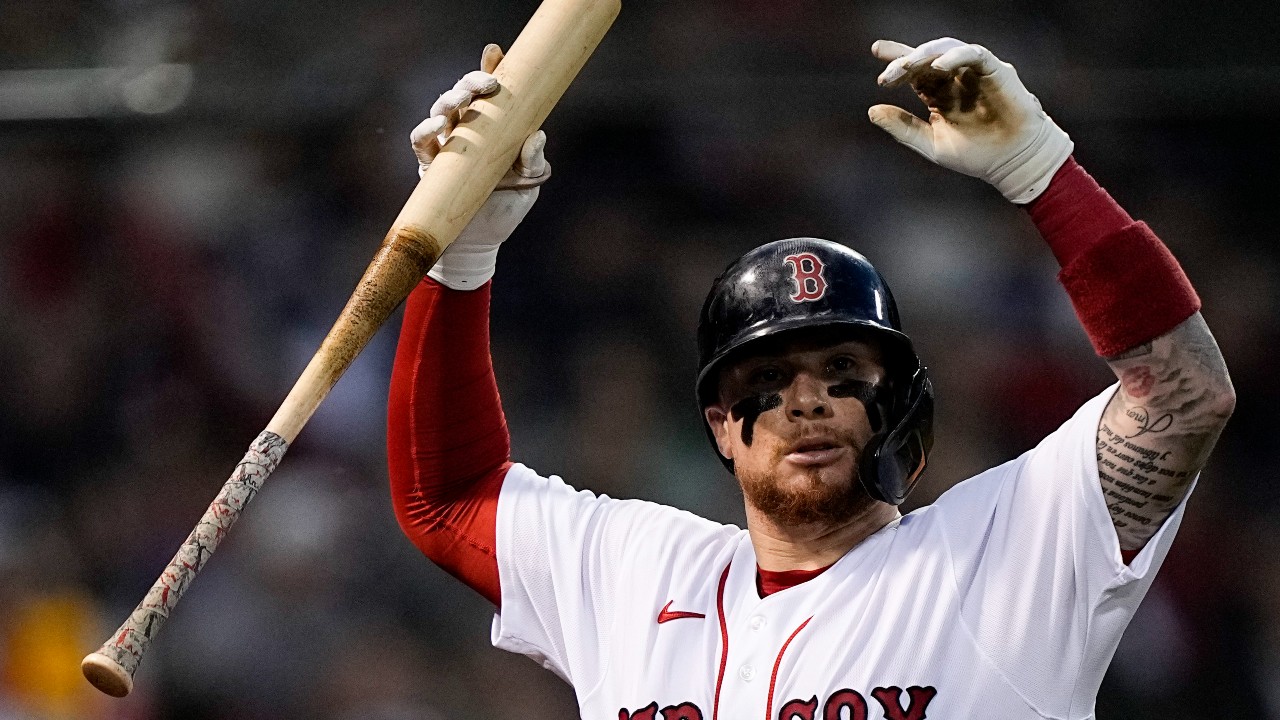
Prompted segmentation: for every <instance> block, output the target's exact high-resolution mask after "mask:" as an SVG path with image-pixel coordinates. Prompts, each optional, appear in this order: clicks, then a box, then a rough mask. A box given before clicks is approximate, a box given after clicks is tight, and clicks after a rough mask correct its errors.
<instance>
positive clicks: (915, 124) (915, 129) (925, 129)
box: [867, 105, 933, 160]
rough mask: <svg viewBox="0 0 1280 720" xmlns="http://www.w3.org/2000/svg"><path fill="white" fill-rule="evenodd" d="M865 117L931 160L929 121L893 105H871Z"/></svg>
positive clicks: (931, 140)
mask: <svg viewBox="0 0 1280 720" xmlns="http://www.w3.org/2000/svg"><path fill="white" fill-rule="evenodd" d="M867 117H868V118H870V119H871V122H872V123H874V124H875V126H876V127H878V128H880V129H881V130H884V131H885V132H887V133H889V135H890V136H891V137H892V138H893V139H894V140H897V141H898V142H900V143H902V144H903V145H906V146H907V147H909V148H911V149H912V150H915V151H916V152H918V153H920V154H921V155H923V156H925V157H926V158H928V159H929V160H933V128H932V127H930V126H929V123H927V122H925V121H924V120H921V119H920V118H918V117H916V116H915V115H912V114H911V113H909V112H907V111H906V110H903V109H902V108H900V107H896V106H894V105H873V106H871V108H870V109H869V110H867Z"/></svg>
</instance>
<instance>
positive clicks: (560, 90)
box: [80, 0, 621, 697]
mask: <svg viewBox="0 0 1280 720" xmlns="http://www.w3.org/2000/svg"><path fill="white" fill-rule="evenodd" d="M620 9H621V0H543V2H542V4H541V5H540V6H539V7H538V10H537V11H536V12H535V13H534V15H533V17H532V18H530V20H529V23H528V24H527V25H525V27H524V30H523V31H521V33H520V36H519V37H517V38H516V41H515V42H514V43H513V44H512V45H511V49H510V50H509V51H508V52H507V54H506V57H505V58H503V60H502V62H501V63H500V64H499V65H498V67H497V69H496V70H495V71H494V75H495V76H497V78H498V81H499V82H500V83H501V89H500V90H499V91H498V92H497V93H495V94H494V95H491V96H489V97H486V98H481V99H477V100H476V101H474V102H473V103H472V104H471V106H470V109H469V110H467V111H466V113H465V114H464V115H463V118H462V121H461V122H460V123H459V124H458V126H457V127H456V128H455V129H454V130H453V132H452V133H451V134H450V136H449V140H448V141H447V142H446V143H445V144H444V147H442V148H441V150H440V153H439V154H438V155H437V156H436V158H435V161H434V162H432V163H431V166H430V168H429V169H428V170H427V172H426V173H425V174H424V175H423V177H422V179H421V180H420V181H419V182H418V185H417V187H415V188H414V190H413V193H412V194H411V195H410V196H409V200H408V202H406V203H405V206H404V209H403V210H401V211H400V215H399V216H398V217H397V218H396V220H395V223H393V224H392V226H391V231H390V232H388V233H387V236H386V238H385V239H384V240H383V241H382V246H381V248H379V250H378V252H377V254H375V255H374V258H373V261H372V262H371V263H370V264H369V267H368V269H367V270H366V271H365V273H364V276H363V277H362V278H361V279H360V283H359V284H358V285H357V286H356V289H355V292H353V293H352V295H351V299H350V300H348V301H347V305H346V307H345V308H343V310H342V314H341V315H339V316H338V320H337V322H336V323H334V326H333V329H332V330H330V331H329V334H328V335H327V336H326V337H325V339H324V342H323V343H321V345H320V349H319V350H318V351H317V352H316V354H315V356H314V357H312V358H311V362H310V363H308V364H307V367H306V369H305V370H303V372H302V375H301V377H299V378H298V381H297V383H296V384H294V386H293V389H292V390H290V391H289V395H288V396H287V397H286V398H285V400H284V403H283V404H281V405H280V409H279V410H277V411H276V414H275V416H274V417H272V418H271V422H269V423H268V424H267V427H266V429H265V430H263V431H262V433H261V434H259V435H258V437H257V438H256V439H255V440H254V441H253V444H252V445H250V447H249V451H248V452H247V453H246V454H245V456H244V458H243V459H242V460H241V461H240V463H239V464H238V465H237V466H236V469H235V471H234V472H233V473H232V474H231V477H230V478H229V479H228V480H227V482H226V483H225V484H224V485H223V487H222V490H221V491H220V492H219V493H218V496H217V497H216V498H215V499H214V501H213V503H212V504H210V505H209V509H208V510H206V511H205V513H204V516H203V517H201V519H200V522H199V523H198V524H197V525H196V527H195V529H194V530H192V531H191V534H190V535H189V536H188V537H187V539H186V541H185V542H183V544H182V546H181V547H180V548H179V549H178V553H177V554H176V555H175V556H174V558H173V560H172V561H170V562H169V565H168V566H167V567H166V568H165V570H164V572H163V573H161V575H160V577H159V579H157V580H156V582H155V584H153V585H152V586H151V589H150V590H149V591H148V592H147V594H146V597H144V598H143V600H142V602H140V603H139V604H138V606H137V608H135V609H134V611H133V613H132V614H131V615H130V616H129V618H128V619H127V620H126V621H125V622H124V624H123V625H121V626H120V628H119V630H117V631H116V633H115V634H114V635H112V636H111V637H110V638H108V639H107V641H106V642H105V643H103V644H102V647H100V648H98V650H97V651H96V652H93V653H90V654H89V655H88V656H86V657H85V659H84V660H83V661H82V662H81V664H80V667H81V670H82V671H83V672H84V676H85V677H86V678H87V679H88V680H89V682H91V683H93V685H94V687H96V688H98V689H99V690H101V691H102V692H104V693H106V694H108V695H113V696H115V697H124V696H125V695H128V694H129V692H130V691H131V690H132V689H133V674H134V672H135V671H136V670H137V669H138V663H139V662H141V660H142V656H143V654H144V653H146V651H147V648H148V647H149V646H150V644H151V641H152V640H153V639H154V638H155V636H156V633H157V632H159V630H160V627H161V626H162V625H163V624H164V621H165V620H166V619H167V618H168V617H169V614H170V613H171V612H172V611H173V609H174V606H176V605H177V603H178V600H179V599H181V598H182V594H183V592H185V591H186V589H187V587H188V586H189V585H190V584H191V581H192V580H194V579H195V576H196V574H197V573H199V572H200V568H201V567H203V566H204V563H205V562H207V561H208V559H209V557H210V556H211V555H212V554H213V551H214V550H215V549H216V548H217V546H218V543H219V541H221V540H222V538H223V536H224V535H225V534H226V533H227V531H228V530H229V529H230V528H231V526H232V524H234V523H235V521H236V519H237V518H238V517H239V516H240V513H241V512H242V511H243V510H244V508H245V506H246V505H248V504H249V501H251V500H252V499H253V497H254V495H255V494H256V493H257V492H258V490H260V489H261V488H262V483H263V482H264V481H265V480H266V479H267V476H268V475H270V474H271V472H272V471H273V470H275V468H276V466H277V465H278V464H279V463H280V459H281V458H282V457H283V456H284V454H285V451H286V450H288V448H289V443H291V442H293V440H294V438H296V437H297V435H298V433H299V432H300V431H301V430H302V427H303V425H305V424H306V423H307V420H308V419H310V418H311V415H312V414H313V413H314V412H315V411H316V408H317V407H319V405H320V403H321V401H323V400H324V398H325V396H326V395H328V394H329V390H330V389H331V388H332V387H333V385H334V383H336V382H337V381H338V378H340V377H341V376H342V373H343V372H344V371H346V369H347V367H348V366H350V365H351V362H352V361H353V360H355V358H356V355H358V354H360V351H361V350H363V349H364V346H365V345H366V344H367V343H368V342H369V339H370V338H371V337H373V334H374V333H375V332H377V330H378V328H379V327H381V326H382V324H383V323H384V322H385V321H386V319H387V317H388V316H390V315H391V312H392V311H393V310H395V308H396V306H397V305H399V304H400V303H401V302H403V301H404V299H405V298H406V297H408V295H409V292H410V291H412V290H413V288H414V287H415V286H416V285H417V284H418V283H419V282H420V281H421V280H422V278H423V276H424V275H426V273H427V271H428V270H430V269H431V266H432V265H434V264H435V262H436V260H437V259H438V258H439V257H440V254H441V253H443V252H444V249H445V248H446V247H448V245H449V243H451V242H453V241H454V239H456V238H457V237H458V234H459V233H460V232H462V230H463V228H465V227H466V226H467V223H468V222H470V220H471V218H472V217H473V216H474V215H475V214H476V212H477V211H478V210H479V209H480V206H481V205H483V204H484V201H485V200H486V199H487V198H488V197H489V194H490V193H491V192H493V189H494V187H495V186H497V184H498V181H499V180H500V179H501V178H502V176H503V175H504V174H505V173H506V171H507V170H508V169H509V168H510V167H511V165H512V164H513V163H514V162H515V159H516V156H517V155H518V154H519V152H520V146H521V145H522V144H523V143H524V140H525V138H527V137H528V136H529V135H530V134H531V133H533V131H535V130H537V129H538V128H539V127H540V126H541V125H542V123H543V121H544V120H546V118H547V115H548V114H550V112H551V108H553V107H554V106H555V104H556V102H558V101H559V100H560V97H561V96H562V95H563V94H564V91H565V90H566V89H567V88H568V87H569V83H570V82H572V81H573V78H574V77H575V76H577V74H578V71H579V70H581V69H582V66H583V65H584V64H585V63H586V61H587V58H588V57H590V56H591V53H592V52H593V51H594V50H595V48H596V46H597V45H598V44H599V43H600V40H601V39H602V38H603V37H604V34H605V32H606V31H607V30H608V29H609V26H610V25H611V24H613V19H614V18H615V17H617V15H618V12H619V10H620Z"/></svg>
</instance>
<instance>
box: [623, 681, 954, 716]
mask: <svg viewBox="0 0 1280 720" xmlns="http://www.w3.org/2000/svg"><path fill="white" fill-rule="evenodd" d="M902 692H903V690H902V688H900V687H897V686H896V685H895V686H890V687H878V688H876V689H874V690H872V691H871V697H872V698H874V699H875V701H876V702H877V703H879V704H880V707H881V709H882V710H883V711H884V714H883V717H885V718H888V720H924V718H925V717H926V715H925V711H926V710H927V709H928V707H929V703H931V702H933V698H934V696H936V695H937V694H938V690H937V688H934V687H932V686H927V687H921V686H919V685H913V686H911V687H909V688H907V690H906V693H907V706H906V707H905V708H904V707H902ZM770 711H772V708H770ZM817 712H818V697H817V696H816V695H815V696H814V697H811V698H809V699H808V700H789V701H787V702H785V703H783V704H782V707H781V708H780V710H779V712H778V720H819V717H818V715H817ZM844 717H848V718H849V720H869V719H870V712H868V703H867V700H866V698H865V697H864V696H863V695H862V693H860V692H858V691H857V690H852V689H850V688H841V689H840V690H836V691H835V692H833V693H831V694H830V695H828V696H827V699H826V702H825V703H823V704H822V716H821V720H841V718H844ZM877 717H879V716H877ZM659 718H661V720H702V711H701V710H699V709H698V706H697V705H694V704H693V703H680V704H678V705H672V706H670V707H667V708H663V710H662V711H661V713H659V711H658V703H656V702H653V703H649V704H648V705H647V706H645V707H643V708H641V709H639V710H636V711H634V712H629V711H628V710H627V709H626V708H621V709H619V710H618V720H659Z"/></svg>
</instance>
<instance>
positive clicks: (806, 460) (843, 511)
mask: <svg viewBox="0 0 1280 720" xmlns="http://www.w3.org/2000/svg"><path fill="white" fill-rule="evenodd" d="M884 382H885V370H884V365H883V359H882V356H881V353H880V350H879V346H878V345H876V344H874V343H869V342H864V341H862V340H858V339H850V337H849V336H848V335H832V334H831V333H821V334H802V335H800V336H798V337H793V338H791V339H784V340H782V341H780V342H775V343H771V344H768V345H765V346H764V347H762V348H761V350H760V351H759V352H756V353H755V354H753V355H751V356H749V357H745V358H743V359H741V360H738V361H737V362H734V363H733V364H731V365H730V366H728V367H727V368H726V369H725V370H724V371H723V373H722V374H721V378H720V403H719V404H718V405H716V406H713V407H711V408H708V409H707V413H706V419H707V422H709V423H710V424H711V428H712V432H713V434H714V435H715V437H716V443H717V444H718V445H719V447H720V452H721V453H723V454H724V455H725V457H727V458H729V459H731V460H733V464H734V473H735V474H736V475H737V476H738V480H739V481H740V482H741V484H742V488H743V493H744V494H745V495H746V498H747V501H748V502H749V503H751V504H752V505H754V506H755V507H756V509H758V510H760V511H761V512H763V513H765V514H766V515H768V516H770V517H772V518H773V519H774V520H775V521H777V522H780V523H785V524H788V525H801V524H808V523H822V522H825V523H838V522H841V521H843V520H847V519H849V518H851V517H852V516H853V515H854V514H855V512H856V511H857V510H858V509H859V508H860V507H861V506H862V505H864V504H866V503H868V502H870V501H871V499H870V497H869V496H868V495H867V494H866V492H865V491H863V489H862V487H861V485H860V484H859V483H858V459H859V458H860V456H861V454H862V449H863V448H864V447H866V444H867V442H868V441H869V440H870V439H871V436H872V435H873V434H874V433H875V432H876V431H877V430H879V429H880V428H879V427H878V426H879V423H880V422H881V418H880V412H879V410H878V408H877V407H876V405H875V404H874V403H873V402H872V399H873V398H874V396H875V392H876V390H877V388H879V387H881V386H883V384H884ZM868 408H870V412H869V411H868Z"/></svg>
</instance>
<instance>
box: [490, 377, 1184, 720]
mask: <svg viewBox="0 0 1280 720" xmlns="http://www.w3.org/2000/svg"><path fill="white" fill-rule="evenodd" d="M1113 391H1114V386H1113V388H1111V389H1109V390H1107V391H1106V392H1104V393H1102V394H1101V395H1099V396H1098V397H1096V398H1094V399H1092V400H1090V401H1089V402H1088V403H1086V404H1085V405H1084V406H1083V407H1082V408H1081V409H1080V410H1079V411H1078V412H1077V413H1076V414H1075V416H1074V417H1072V418H1071V419H1070V420H1068V421H1067V422H1066V423H1065V424H1064V425H1063V426H1062V427H1061V428H1059V429H1058V430H1057V431H1056V432H1054V433H1053V434H1052V435H1050V436H1049V437H1047V438H1045V439H1044V441H1042V442H1041V443H1040V444H1039V445H1037V446H1036V447H1035V448H1034V449H1032V450H1030V451H1028V452H1026V453H1025V454H1023V455H1022V456H1021V457H1019V458H1017V459H1015V460H1013V461H1010V462H1008V463H1005V464H1004V465H1001V466H999V467H997V468H994V469H992V470H989V471H987V472H984V473H982V474H981V475H978V476H976V477H973V478H971V479H969V480H966V481H965V482H963V483H960V484H959V485H956V486H955V487H953V488H952V489H951V490H949V491H947V492H946V493H945V494H944V495H942V497H940V498H938V500H937V502H935V503H934V504H932V505H930V506H928V507H925V508H922V509H920V510H917V511H915V512H913V513H911V514H909V515H907V516H906V517H903V518H901V519H899V520H897V521H895V522H893V523H890V524H889V525H888V526H886V527H885V528H883V529H882V530H880V531H879V532H877V533H875V534H874V535H872V536H870V537H868V538H867V539H866V540H864V541H862V542H861V543H860V544H858V545H857V546H856V547H854V548H853V549H852V550H850V551H849V552H848V553H847V554H846V555H845V556H844V557H842V558H841V559H840V560H839V561H837V562H836V563H835V564H834V565H832V566H831V567H830V568H829V569H827V570H826V571H825V572H824V573H822V574H821V575H819V576H818V577H816V578H813V579H812V580H809V581H807V582H804V583H802V584H800V585H797V586H795V587H791V588H788V589H785V590H782V591H779V592H776V593H774V594H772V595H770V596H768V597H766V598H763V599H762V598H761V597H760V596H759V594H758V592H757V590H756V582H755V580H756V557H755V553H754V551H753V548H752V545H751V541H750V539H749V537H748V535H747V532H746V531H745V530H741V529H738V528H736V527H733V526H728V525H721V524H719V523H715V522H711V521H709V520H705V519H703V518H700V517H697V516H695V515H692V514H690V513H687V512H683V511H680V510H675V509H673V508H669V507H665V506H662V505H657V504H654V503H648V502H641V501H633V500H625V501H620V500H613V499H610V498H608V497H604V496H596V495H593V494H592V493H589V492H586V491H574V490H573V489H572V488H570V487H569V486H568V485H566V484H565V483H563V482H562V481H561V480H560V479H559V478H555V477H552V478H543V477H540V476H538V475H537V474H536V473H534V472H533V471H532V470H530V469H528V468H526V467H523V466H519V465H517V466H515V467H513V468H512V469H511V471H510V474H508V476H507V478H506V482H505V484H504V486H503V488H502V493H501V496H500V499H499V502H498V525H497V531H498V568H499V577H500V580H501V586H502V607H501V611H500V612H499V614H498V615H497V616H495V618H494V623H493V642H494V644H495V645H496V646H498V647H500V648H503V649H506V650H511V651H514V652H519V653H523V654H525V655H529V656H530V657H532V658H534V659H535V660H537V661H539V662H540V663H542V665H543V666H544V667H546V668H547V669H549V670H551V671H552V672H554V673H556V674H557V675H559V676H560V677H562V678H564V679H565V680H566V681H568V682H569V683H570V684H571V685H572V686H573V687H574V689H575V691H576V693H577V698H578V704H579V706H580V708H581V713H582V717H583V718H584V719H585V720H747V719H754V718H758V719H760V720H796V719H800V720H810V719H813V720H818V719H825V720H866V719H867V718H882V717H883V718H887V719H888V720H920V719H922V718H925V717H926V712H927V717H928V718H929V720H975V719H976V718H982V719H983V720H1004V719H1009V720H1013V719H1015V718H1016V719H1018V720H1022V719H1031V718H1073V719H1074V718H1092V717H1093V707H1094V701H1095V697H1096V695H1097V691H1098V686H1099V684H1100V683H1101V682H1102V676H1103V673H1104V672H1105V670H1106V667H1107V665H1108V663H1109V662H1110V660H1111V656H1112V654H1113V653H1114V651H1115V648H1116V644H1117V643H1118V642H1119V641H1120V635H1121V633H1122V632H1123V631H1124V628H1125V626H1126V625H1127V624H1128V622H1129V619H1130V618H1131V617H1132V615H1133V613H1134V610H1135V609H1136V608H1137V606H1138V603H1139V601H1141V599H1142V597H1143V595H1144V594H1145V593H1146V591H1147V588H1148V587H1149V585H1150V583H1151V579H1152V577H1153V576H1154V574H1155V572H1156V570H1157V569H1158V567H1159V564H1160V562H1161V560H1163V558H1164V556H1165V553H1166V552H1167V550H1168V547H1169V544H1170V543H1171V542H1172V539H1173V535H1174V533H1175V532H1176V529H1177V526H1178V524H1179V522H1180V521H1181V518H1182V513H1183V508H1184V507H1185V502H1186V501H1185V500H1184V501H1183V505H1182V506H1179V507H1178V509H1177V511H1176V512H1174V513H1173V516H1172V517H1170V518H1169V520H1168V521H1166V522H1165V523H1164V526H1163V527H1162V528H1161V529H1160V531H1159V532H1158V533H1156V535H1155V537H1154V538H1152V540H1151V541H1150V542H1149V543H1147V546H1146V548H1145V549H1144V550H1143V551H1142V552H1141V553H1139V554H1138V555H1137V557H1136V558H1135V559H1134V560H1133V562H1132V563H1131V564H1129V565H1125V563H1124V561H1123V560H1122V559H1121V555H1120V547H1119V543H1118V541H1117V538H1116V532H1115V529H1114V528H1113V526H1112V524H1111V517H1110V515H1109V513H1108V511H1107V506H1106V502H1105V501H1104V499H1103V495H1102V489H1101V487H1100V485H1099V481H1098V469H1097V459H1096V455H1095V452H1096V451H1095V446H1096V435H1097V428H1098V421H1099V419H1100V417H1101V414H1102V410H1103V408H1104V407H1105V406H1106V403H1107V401H1108V400H1109V399H1110V397H1111V395H1112V393H1113Z"/></svg>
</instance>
